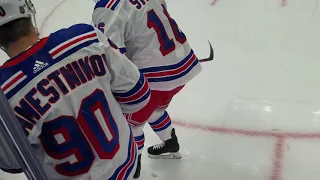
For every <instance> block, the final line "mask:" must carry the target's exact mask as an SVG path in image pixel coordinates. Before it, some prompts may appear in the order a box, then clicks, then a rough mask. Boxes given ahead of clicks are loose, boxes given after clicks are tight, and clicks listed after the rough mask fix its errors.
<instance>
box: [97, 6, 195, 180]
mask: <svg viewBox="0 0 320 180" xmlns="http://www.w3.org/2000/svg"><path fill="white" fill-rule="evenodd" d="M94 1H95V2H96V5H95V8H94V12H93V15H92V21H93V24H94V25H95V26H96V27H97V28H98V29H100V30H101V31H102V32H104V34H105V35H107V36H108V37H109V38H110V39H111V40H112V41H113V42H114V43H115V45H117V46H118V47H119V50H120V51H121V52H122V53H125V54H126V56H127V57H128V58H129V59H130V60H131V61H132V62H134V64H135V65H137V66H138V68H139V69H140V71H141V72H142V73H143V74H144V75H145V77H146V78H147V80H148V82H149V84H150V89H151V99H150V101H149V103H148V104H147V106H146V107H144V108H143V109H142V110H140V111H138V112H136V113H132V114H127V115H126V118H127V120H128V121H129V123H130V124H131V125H132V126H133V128H132V129H133V132H134V136H135V140H136V142H137V144H138V148H139V154H141V151H142V149H143V146H144V133H143V131H142V129H143V124H144V123H145V122H149V124H150V126H151V127H152V129H153V130H154V132H156V133H157V135H158V136H159V138H160V139H161V141H162V143H161V144H158V145H154V146H152V147H149V148H148V153H149V157H151V158H181V156H180V154H179V153H178V151H179V148H180V147H179V143H178V139H177V137H176V134H175V130H174V128H173V127H172V123H171V119H170V117H169V115H168V113H167V112H166V108H167V106H168V105H169V103H170V101H171V99H172V98H173V96H174V95H175V94H177V93H178V92H179V91H180V90H181V89H182V88H183V87H184V85H185V84H186V83H188V82H189V81H190V80H191V79H193V78H194V77H195V76H196V75H197V74H198V73H200V71H201V65H200V63H199V61H198V59H197V57H196V56H195V54H194V52H193V50H192V48H191V47H190V46H189V43H188V41H187V39H186V36H185V34H184V33H183V32H182V31H181V30H180V28H179V27H178V25H177V23H176V22H175V21H174V20H173V19H172V18H171V17H170V15H169V13H168V11H167V9H166V4H165V1H164V0H98V1H97V0H94ZM164 156H165V157H164ZM140 158H141V155H140V156H139V162H138V168H137V171H136V174H135V178H137V177H139V176H140V170H139V169H140V163H141V162H140V161H141V160H140Z"/></svg>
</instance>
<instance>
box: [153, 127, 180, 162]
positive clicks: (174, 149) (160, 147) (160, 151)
mask: <svg viewBox="0 0 320 180" xmlns="http://www.w3.org/2000/svg"><path fill="white" fill-rule="evenodd" d="M179 149H180V146H179V143H178V138H177V136H176V133H175V129H174V128H173V129H172V132H171V139H168V140H166V141H164V142H162V143H161V144H157V145H154V146H151V147H149V148H148V154H149V155H148V156H149V157H150V158H153V159H180V158H181V155H180V153H179Z"/></svg>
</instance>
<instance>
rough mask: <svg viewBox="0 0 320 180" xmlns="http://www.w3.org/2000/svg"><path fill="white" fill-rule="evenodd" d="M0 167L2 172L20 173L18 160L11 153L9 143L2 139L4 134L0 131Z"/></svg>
mask: <svg viewBox="0 0 320 180" xmlns="http://www.w3.org/2000/svg"><path fill="white" fill-rule="evenodd" d="M0 169H1V170H2V171H4V172H7V173H11V174H16V173H22V172H23V170H22V169H21V167H20V165H19V163H18V161H17V160H16V158H15V156H14V154H13V153H12V151H11V149H10V147H9V145H8V144H7V142H6V141H5V139H4V136H3V135H2V133H1V132H0Z"/></svg>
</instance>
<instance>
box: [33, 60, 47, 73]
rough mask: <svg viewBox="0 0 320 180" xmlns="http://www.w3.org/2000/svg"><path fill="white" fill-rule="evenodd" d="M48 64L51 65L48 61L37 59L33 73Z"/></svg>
mask: <svg viewBox="0 0 320 180" xmlns="http://www.w3.org/2000/svg"><path fill="white" fill-rule="evenodd" d="M48 65H49V64H48V63H44V62H41V61H36V62H35V63H34V66H33V73H37V72H39V71H40V70H41V69H43V68H45V67H46V66H48Z"/></svg>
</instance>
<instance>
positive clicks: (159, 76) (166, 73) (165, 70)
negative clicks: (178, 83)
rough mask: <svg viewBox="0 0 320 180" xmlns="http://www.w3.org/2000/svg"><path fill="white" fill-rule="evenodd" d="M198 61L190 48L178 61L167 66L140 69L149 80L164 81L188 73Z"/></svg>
mask: <svg viewBox="0 0 320 180" xmlns="http://www.w3.org/2000/svg"><path fill="white" fill-rule="evenodd" d="M198 63H199V61H198V59H197V57H196V55H195V54H194V52H193V51H192V50H191V51H190V53H189V55H188V56H187V57H185V58H184V59H183V60H182V61H180V62H179V63H176V64H173V65H167V66H159V67H150V68H143V69H140V71H141V72H142V73H143V74H144V75H145V77H146V78H147V80H148V81H149V82H165V81H172V80H176V79H179V78H181V77H183V76H185V75H186V74H188V73H189V72H190V71H191V70H192V69H193V68H194V67H195V66H196V65H197V64H198Z"/></svg>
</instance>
